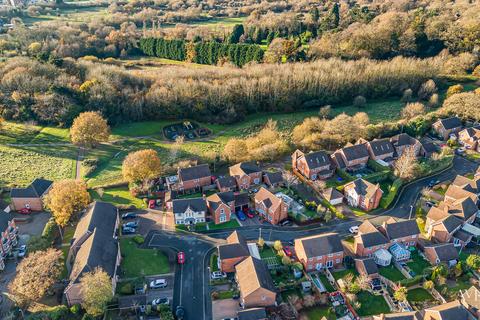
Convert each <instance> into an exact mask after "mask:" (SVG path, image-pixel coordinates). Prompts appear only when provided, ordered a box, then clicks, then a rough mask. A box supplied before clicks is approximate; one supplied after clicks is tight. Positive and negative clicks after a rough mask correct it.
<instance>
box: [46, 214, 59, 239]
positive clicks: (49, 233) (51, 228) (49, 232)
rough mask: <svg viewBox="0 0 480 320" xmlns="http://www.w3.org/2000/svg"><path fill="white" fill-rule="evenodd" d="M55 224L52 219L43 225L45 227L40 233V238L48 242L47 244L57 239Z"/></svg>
mask: <svg viewBox="0 0 480 320" xmlns="http://www.w3.org/2000/svg"><path fill="white" fill-rule="evenodd" d="M57 231H58V228H57V223H56V222H55V219H54V218H50V219H49V220H48V222H47V223H46V224H45V227H44V228H43V231H42V238H44V239H46V240H48V241H49V242H53V241H54V240H55V238H56V237H57Z"/></svg>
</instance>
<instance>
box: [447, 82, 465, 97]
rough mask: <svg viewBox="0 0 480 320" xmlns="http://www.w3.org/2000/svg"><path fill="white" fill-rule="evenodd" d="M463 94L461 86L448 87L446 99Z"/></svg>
mask: <svg viewBox="0 0 480 320" xmlns="http://www.w3.org/2000/svg"><path fill="white" fill-rule="evenodd" d="M461 92H463V86H462V85H461V84H455V85H453V86H450V87H448V89H447V96H446V97H447V98H449V97H451V96H453V95H454V94H457V93H461Z"/></svg>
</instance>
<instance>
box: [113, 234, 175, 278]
mask: <svg viewBox="0 0 480 320" xmlns="http://www.w3.org/2000/svg"><path fill="white" fill-rule="evenodd" d="M120 251H121V253H122V257H123V259H122V264H121V269H122V271H123V277H124V278H133V277H139V276H148V275H155V274H162V273H168V272H170V264H169V262H168V257H167V256H166V255H165V254H163V253H162V252H161V251H159V250H154V249H141V248H138V247H137V245H136V244H135V243H134V242H133V241H132V240H131V239H130V238H124V239H120Z"/></svg>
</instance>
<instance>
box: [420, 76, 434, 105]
mask: <svg viewBox="0 0 480 320" xmlns="http://www.w3.org/2000/svg"><path fill="white" fill-rule="evenodd" d="M436 92H437V85H436V84H435V81H433V80H432V79H430V80H428V81H427V82H425V83H424V84H422V85H421V86H420V89H419V90H418V98H419V99H420V100H428V99H429V98H430V96H431V95H432V94H434V93H436Z"/></svg>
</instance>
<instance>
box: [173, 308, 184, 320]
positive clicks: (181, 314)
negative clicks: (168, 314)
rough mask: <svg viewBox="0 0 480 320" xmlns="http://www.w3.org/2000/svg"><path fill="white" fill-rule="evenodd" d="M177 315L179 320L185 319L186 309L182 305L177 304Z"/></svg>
mask: <svg viewBox="0 0 480 320" xmlns="http://www.w3.org/2000/svg"><path fill="white" fill-rule="evenodd" d="M175 317H177V319H178V320H183V318H184V317H185V309H184V308H183V307H182V306H177V309H176V310H175Z"/></svg>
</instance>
